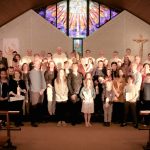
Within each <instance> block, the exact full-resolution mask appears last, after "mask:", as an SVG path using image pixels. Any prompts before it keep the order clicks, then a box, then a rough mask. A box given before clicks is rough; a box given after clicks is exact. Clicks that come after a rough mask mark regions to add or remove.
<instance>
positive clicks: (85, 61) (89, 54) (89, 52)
mask: <svg viewBox="0 0 150 150" xmlns="http://www.w3.org/2000/svg"><path fill="white" fill-rule="evenodd" d="M89 58H92V60H93V62H94V63H95V58H93V57H92V56H91V50H86V51H85V55H84V65H87V64H88V60H89Z"/></svg>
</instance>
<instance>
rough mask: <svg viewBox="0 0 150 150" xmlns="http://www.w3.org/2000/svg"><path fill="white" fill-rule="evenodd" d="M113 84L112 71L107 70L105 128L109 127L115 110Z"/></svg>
mask: <svg viewBox="0 0 150 150" xmlns="http://www.w3.org/2000/svg"><path fill="white" fill-rule="evenodd" d="M113 97H114V92H113V82H112V78H111V70H110V69H107V77H106V78H105V84H104V88H103V96H102V100H103V110H104V126H107V127H109V126H110V123H111V120H112V109H113Z"/></svg>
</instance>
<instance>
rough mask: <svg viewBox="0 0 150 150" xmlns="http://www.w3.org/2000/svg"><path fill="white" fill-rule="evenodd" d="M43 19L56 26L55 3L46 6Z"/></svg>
mask: <svg viewBox="0 0 150 150" xmlns="http://www.w3.org/2000/svg"><path fill="white" fill-rule="evenodd" d="M45 19H46V20H47V21H48V22H49V23H51V24H53V25H54V26H56V5H50V6H48V7H47V8H46V12H45Z"/></svg>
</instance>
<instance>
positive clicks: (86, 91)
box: [80, 79, 96, 127]
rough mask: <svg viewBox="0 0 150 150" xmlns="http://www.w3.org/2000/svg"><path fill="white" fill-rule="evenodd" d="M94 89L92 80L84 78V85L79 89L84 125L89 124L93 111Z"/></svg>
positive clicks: (87, 125)
mask: <svg viewBox="0 0 150 150" xmlns="http://www.w3.org/2000/svg"><path fill="white" fill-rule="evenodd" d="M95 96H96V94H95V89H94V87H93V81H92V80H91V79H86V80H85V84H84V87H83V88H82V89H81V92H80V97H81V99H82V110H81V111H82V112H83V113H84V119H85V126H86V127H89V126H91V123H90V120H91V114H92V113H94V99H95Z"/></svg>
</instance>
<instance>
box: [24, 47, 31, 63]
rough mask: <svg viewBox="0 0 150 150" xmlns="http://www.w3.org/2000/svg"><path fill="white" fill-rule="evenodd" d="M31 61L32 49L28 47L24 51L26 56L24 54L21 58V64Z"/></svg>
mask: <svg viewBox="0 0 150 150" xmlns="http://www.w3.org/2000/svg"><path fill="white" fill-rule="evenodd" d="M32 61H33V56H32V50H30V49H28V50H27V51H26V56H24V57H23V58H22V61H21V62H22V64H24V63H27V64H29V63H31V62H32Z"/></svg>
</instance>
